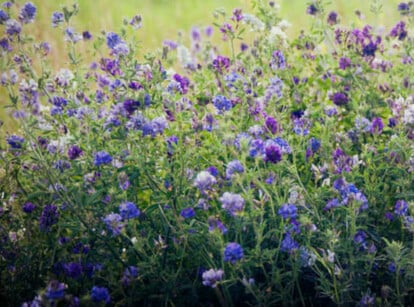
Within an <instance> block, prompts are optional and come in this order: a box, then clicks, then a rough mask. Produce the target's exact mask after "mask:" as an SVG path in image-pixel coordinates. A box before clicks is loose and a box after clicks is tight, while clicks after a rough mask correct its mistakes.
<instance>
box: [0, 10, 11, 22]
mask: <svg viewBox="0 0 414 307" xmlns="http://www.w3.org/2000/svg"><path fill="white" fill-rule="evenodd" d="M9 18H10V17H9V15H8V14H7V13H6V12H5V11H3V10H0V25H3V24H4V23H5V22H6V21H7V20H9Z"/></svg>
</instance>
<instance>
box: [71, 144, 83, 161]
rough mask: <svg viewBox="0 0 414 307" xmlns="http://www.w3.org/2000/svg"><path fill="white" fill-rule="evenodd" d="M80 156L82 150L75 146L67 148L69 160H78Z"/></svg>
mask: <svg viewBox="0 0 414 307" xmlns="http://www.w3.org/2000/svg"><path fill="white" fill-rule="evenodd" d="M82 154H83V151H82V149H80V148H79V147H78V146H76V145H73V146H71V147H69V149H68V157H69V159H70V160H75V159H76V158H79V157H80V156H81V155H82Z"/></svg>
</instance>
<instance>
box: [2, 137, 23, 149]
mask: <svg viewBox="0 0 414 307" xmlns="http://www.w3.org/2000/svg"><path fill="white" fill-rule="evenodd" d="M6 141H7V144H9V145H10V147H11V148H13V149H20V148H22V144H23V142H24V138H23V137H21V136H18V135H15V134H13V135H11V136H9V137H7V138H6Z"/></svg>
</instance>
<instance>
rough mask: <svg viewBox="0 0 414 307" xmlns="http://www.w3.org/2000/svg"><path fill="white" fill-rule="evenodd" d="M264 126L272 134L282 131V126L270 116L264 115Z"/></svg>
mask: <svg viewBox="0 0 414 307" xmlns="http://www.w3.org/2000/svg"><path fill="white" fill-rule="evenodd" d="M265 126H266V128H267V130H268V131H269V132H270V133H272V134H276V133H279V132H281V131H282V127H281V126H280V125H279V123H278V122H277V120H276V119H274V118H273V117H271V116H268V117H266V121H265Z"/></svg>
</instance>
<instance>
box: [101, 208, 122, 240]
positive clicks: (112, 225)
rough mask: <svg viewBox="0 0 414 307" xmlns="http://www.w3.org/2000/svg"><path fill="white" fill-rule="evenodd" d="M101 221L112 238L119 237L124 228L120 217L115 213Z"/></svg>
mask: <svg viewBox="0 0 414 307" xmlns="http://www.w3.org/2000/svg"><path fill="white" fill-rule="evenodd" d="M103 221H104V223H105V225H106V227H107V228H108V229H109V230H110V231H111V233H112V235H114V236H116V235H119V234H120V233H121V231H122V229H123V227H124V224H123V223H122V216H121V215H119V214H117V213H110V214H108V215H107V216H106V217H105V218H104V219H103Z"/></svg>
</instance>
